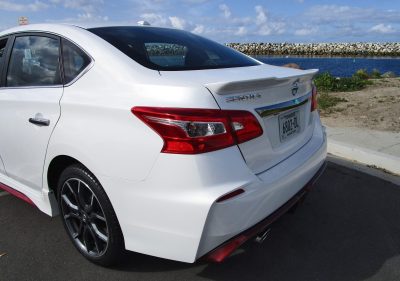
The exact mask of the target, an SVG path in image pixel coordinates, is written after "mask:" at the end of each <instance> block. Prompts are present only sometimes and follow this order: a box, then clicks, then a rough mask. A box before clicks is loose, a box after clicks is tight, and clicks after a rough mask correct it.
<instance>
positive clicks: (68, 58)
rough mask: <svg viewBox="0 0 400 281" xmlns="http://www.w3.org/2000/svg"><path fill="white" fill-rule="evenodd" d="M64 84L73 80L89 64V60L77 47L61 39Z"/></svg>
mask: <svg viewBox="0 0 400 281" xmlns="http://www.w3.org/2000/svg"><path fill="white" fill-rule="evenodd" d="M62 44H63V64H64V83H65V84H68V83H69V82H71V81H72V80H74V79H75V78H76V77H77V76H78V75H79V74H80V73H81V72H82V71H83V70H84V69H85V68H86V67H87V66H88V65H89V64H90V58H89V57H88V56H87V55H86V54H85V52H83V51H82V50H81V49H79V48H78V47H77V46H75V45H74V44H72V43H71V42H69V41H68V40H65V39H62Z"/></svg>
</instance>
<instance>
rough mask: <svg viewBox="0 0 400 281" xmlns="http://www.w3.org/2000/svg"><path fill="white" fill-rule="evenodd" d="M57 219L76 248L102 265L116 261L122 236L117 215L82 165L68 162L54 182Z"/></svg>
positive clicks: (112, 263)
mask: <svg viewBox="0 0 400 281" xmlns="http://www.w3.org/2000/svg"><path fill="white" fill-rule="evenodd" d="M57 199H58V203H59V208H60V214H61V219H62V222H63V225H64V227H65V230H66V231H67V234H68V236H69V237H70V239H71V241H72V243H73V244H74V246H75V247H76V249H77V250H78V251H79V252H80V253H81V254H82V255H83V256H84V257H85V258H87V259H88V260H89V261H91V262H93V263H96V264H98V265H102V266H111V265H114V264H116V263H118V262H119V261H120V260H121V258H122V257H123V254H124V252H125V250H124V248H125V247H124V239H123V235H122V231H121V227H120V225H119V223H118V219H117V216H116V214H115V212H114V209H113V207H112V205H111V202H110V200H109V199H108V197H107V195H106V193H105V191H104V189H103V188H102V187H101V185H100V183H99V182H98V180H97V179H96V177H95V176H94V175H93V174H92V173H91V172H90V171H88V170H87V169H86V168H85V167H83V166H82V165H71V166H69V167H67V168H66V169H65V170H64V171H63V172H62V173H61V176H60V178H59V181H58V185H57Z"/></svg>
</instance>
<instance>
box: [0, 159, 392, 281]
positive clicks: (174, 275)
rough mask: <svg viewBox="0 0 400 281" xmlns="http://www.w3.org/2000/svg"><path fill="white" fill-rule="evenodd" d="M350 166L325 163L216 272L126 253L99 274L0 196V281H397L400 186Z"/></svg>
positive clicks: (25, 208)
mask: <svg viewBox="0 0 400 281" xmlns="http://www.w3.org/2000/svg"><path fill="white" fill-rule="evenodd" d="M352 166H353V164H352V163H351V162H347V163H346V164H345V165H344V166H343V165H338V164H337V162H336V163H332V162H330V163H329V165H328V168H327V170H326V172H325V173H324V175H323V176H322V177H321V178H320V180H319V181H318V184H317V185H316V188H315V189H314V190H313V191H312V192H311V193H310V194H309V195H308V197H307V198H306V200H305V202H304V203H303V204H302V205H301V206H300V207H299V208H297V210H296V212H295V213H293V214H290V213H289V214H287V215H285V216H284V217H282V218H281V219H280V220H279V221H278V222H277V223H275V225H274V226H273V228H272V232H271V236H270V237H269V238H268V239H267V240H265V242H264V243H263V244H261V245H259V244H256V243H254V242H248V243H246V244H245V245H244V246H243V247H241V248H240V249H239V250H238V251H237V252H236V253H235V254H234V255H233V256H231V257H230V258H228V259H227V260H226V261H225V262H223V263H221V264H213V263H210V264H209V263H204V262H198V263H195V264H185V263H179V262H174V261H168V260H164V259H159V258H154V257H149V256H145V255H140V254H134V253H132V254H130V255H129V256H128V257H127V258H126V260H125V262H124V263H123V264H122V265H120V266H118V267H115V268H111V269H110V268H102V267H99V266H96V265H94V264H91V263H90V262H88V261H86V260H85V259H84V258H83V257H81V256H80V255H79V254H78V252H77V251H76V250H75V249H74V248H73V246H72V244H71V242H70V241H69V240H68V237H67V235H66V234H65V233H64V229H63V227H62V224H61V220H60V218H59V217H56V218H49V217H47V216H46V215H44V214H42V213H41V212H40V211H38V210H37V209H35V208H34V207H32V206H30V205H28V204H26V203H24V202H22V201H20V200H18V199H16V198H14V197H12V196H0V280H2V281H8V280H99V281H100V280H163V281H164V280H165V281H168V280H215V281H233V280H255V281H257V280H268V281H269V280H279V281H282V280H283V281H284V280H290V281H294V280H296V281H301V280H307V281H311V280H323V281H329V280H338V281H356V280H400V186H399V185H397V184H394V183H392V182H393V181H392V182H390V181H388V180H387V179H385V176H384V175H383V176H382V175H381V176H380V177H376V176H372V175H370V174H366V173H364V172H362V171H360V169H353V168H352ZM361 170H362V169H361ZM3 254H5V255H3Z"/></svg>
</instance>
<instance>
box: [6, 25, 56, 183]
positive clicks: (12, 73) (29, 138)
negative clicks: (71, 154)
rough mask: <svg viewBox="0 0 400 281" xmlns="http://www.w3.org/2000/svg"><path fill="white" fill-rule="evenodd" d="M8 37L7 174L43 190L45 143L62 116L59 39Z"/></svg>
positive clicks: (43, 35) (25, 35) (24, 36)
mask: <svg viewBox="0 0 400 281" xmlns="http://www.w3.org/2000/svg"><path fill="white" fill-rule="evenodd" d="M10 40H12V41H13V44H12V47H11V46H10V48H9V50H8V56H7V61H6V64H7V69H6V71H5V73H3V82H2V87H1V88H0V120H1V121H0V132H1V136H0V155H1V157H2V160H3V163H4V166H5V171H6V174H7V176H8V177H9V178H11V179H13V180H16V181H18V182H19V183H22V184H24V185H26V186H28V187H29V188H32V189H34V190H36V191H39V190H41V188H42V173H43V165H44V160H45V155H46V150H47V144H48V142H49V138H50V135H51V133H52V131H53V129H54V126H55V125H56V123H57V121H58V118H59V116H60V104H59V102H60V99H61V97H62V94H63V83H62V75H61V73H62V72H61V55H60V54H61V47H60V38H59V37H56V36H53V35H48V34H42V33H29V34H17V35H15V36H12V37H10Z"/></svg>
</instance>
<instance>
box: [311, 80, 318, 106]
mask: <svg viewBox="0 0 400 281" xmlns="http://www.w3.org/2000/svg"><path fill="white" fill-rule="evenodd" d="M317 94H318V92H317V87H316V86H315V85H313V86H312V96H311V111H314V110H316V109H317V108H318V100H317Z"/></svg>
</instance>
